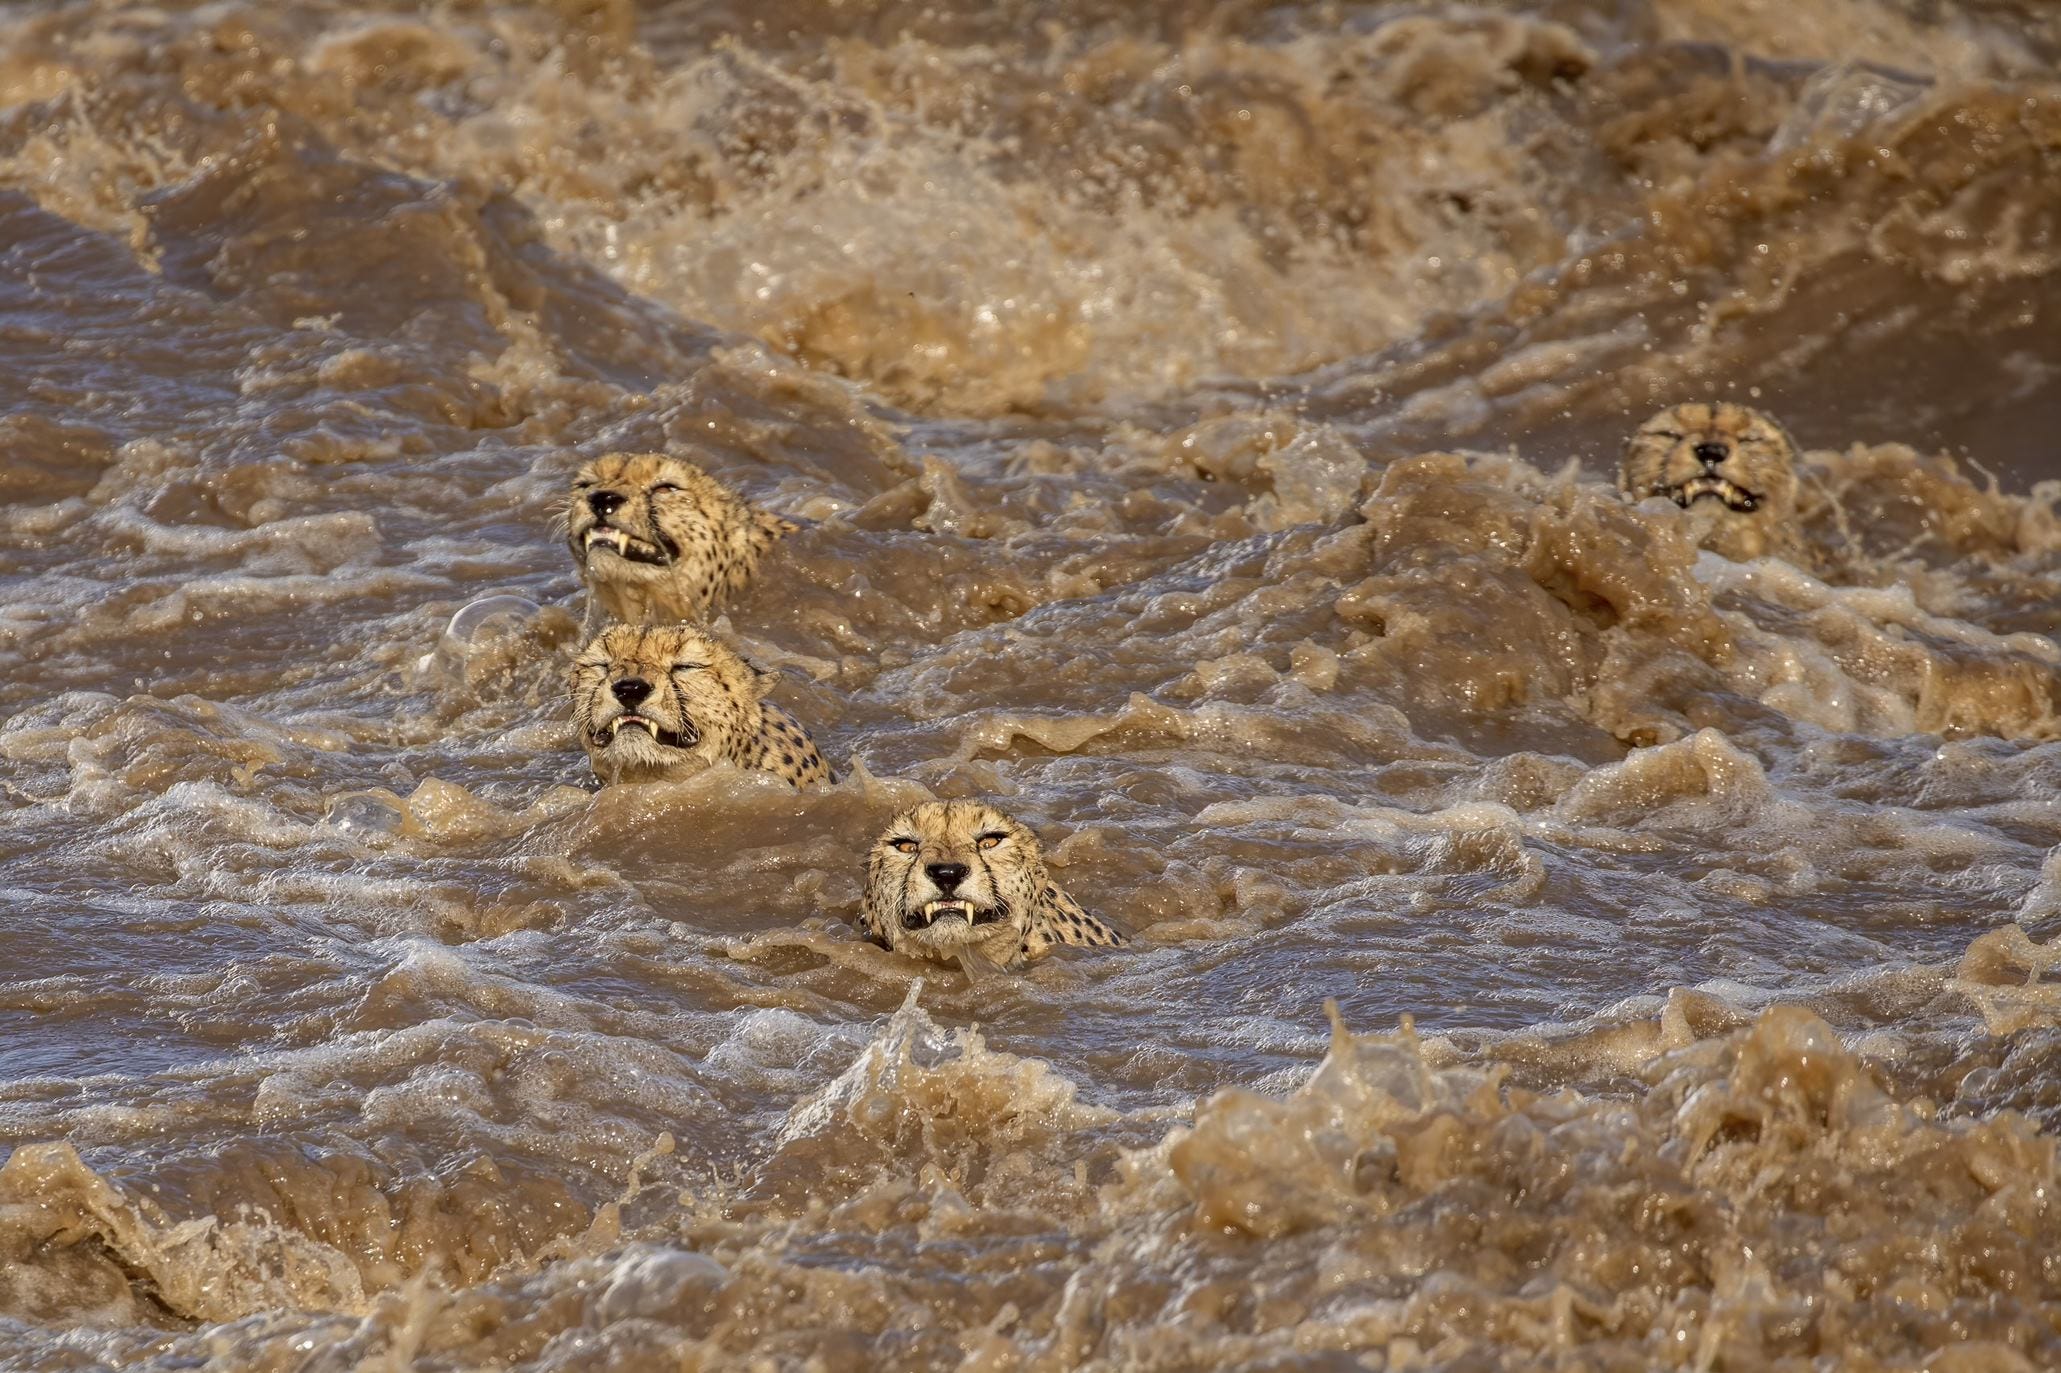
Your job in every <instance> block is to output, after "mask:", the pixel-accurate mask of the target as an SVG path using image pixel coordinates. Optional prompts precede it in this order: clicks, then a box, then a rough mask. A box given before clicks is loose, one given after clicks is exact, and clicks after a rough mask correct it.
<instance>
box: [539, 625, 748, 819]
mask: <svg viewBox="0 0 2061 1373" xmlns="http://www.w3.org/2000/svg"><path fill="white" fill-rule="evenodd" d="M767 684H768V683H767V679H766V678H765V676H764V675H763V674H761V673H760V672H759V671H758V669H756V668H754V667H753V666H752V665H751V664H749V663H747V662H745V661H744V659H742V658H740V657H738V656H737V654H736V653H735V652H733V651H732V650H731V649H729V648H728V647H726V646H724V645H723V644H721V643H719V642H717V641H716V640H715V639H713V638H711V637H709V636H708V635H707V634H705V633H703V632H702V631H700V630H698V629H695V628H693V627H691V626H688V625H663V626H655V627H639V626H633V625H617V626H615V627H614V628H613V629H609V630H607V631H605V632H604V633H602V634H601V635H600V636H599V637H598V638H596V639H595V640H594V641H593V642H592V643H590V644H588V645H587V647H586V648H585V649H584V650H582V651H581V653H580V656H579V658H578V659H577V660H576V661H575V662H574V664H573V669H572V697H573V724H574V726H575V727H576V728H577V729H578V730H579V735H580V743H581V745H582V746H584V747H585V749H586V750H587V760H588V761H589V762H590V763H591V764H593V767H594V775H595V776H596V777H598V778H600V779H601V780H602V781H604V782H613V781H651V780H656V779H661V778H681V777H690V776H692V775H694V774H695V773H697V772H700V771H702V770H703V769H705V768H708V767H710V766H712V765H714V764H716V763H719V762H721V761H723V760H724V759H726V758H737V757H739V756H741V755H742V754H743V753H744V750H745V746H746V744H747V742H748V741H750V740H751V739H753V738H755V737H756V735H757V733H758V727H759V721H760V717H761V711H760V707H759V698H760V697H761V696H763V695H764V694H765V691H766V686H767Z"/></svg>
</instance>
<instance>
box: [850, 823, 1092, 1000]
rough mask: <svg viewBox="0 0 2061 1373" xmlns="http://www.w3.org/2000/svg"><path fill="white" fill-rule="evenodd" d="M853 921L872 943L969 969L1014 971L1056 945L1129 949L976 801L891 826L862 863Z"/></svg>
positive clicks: (1016, 828)
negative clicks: (861, 891) (861, 892)
mask: <svg viewBox="0 0 2061 1373" xmlns="http://www.w3.org/2000/svg"><path fill="white" fill-rule="evenodd" d="M860 918H861V920H862V921H863V922H864V924H865V927H866V933H867V934H868V935H869V936H870V937H871V938H872V939H873V941H874V942H875V943H878V944H881V945H883V946H885V947H887V948H890V949H893V950H895V951H897V952H899V953H905V954H912V955H915V956H916V957H919V958H931V959H936V960H938V961H940V962H952V961H954V960H957V961H959V962H960V963H962V964H963V965H965V966H966V968H967V971H968V972H973V971H976V970H986V969H989V968H1002V969H1008V968H1015V967H1018V966H1021V965H1022V964H1023V963H1025V962H1027V961H1029V960H1031V959H1034V958H1041V957H1043V956H1044V955H1045V954H1046V953H1048V952H1049V951H1050V950H1051V948H1052V946H1053V945H1055V944H1084V945H1091V946H1096V947H1102V948H1109V947H1114V946H1116V945H1120V944H1124V943H1127V942H1129V941H1127V940H1126V939H1125V938H1124V936H1123V935H1122V934H1120V933H1119V932H1118V931H1117V930H1116V929H1114V928H1113V927H1111V926H1110V925H1108V924H1106V923H1105V922H1103V921H1101V920H1098V919H1096V918H1095V917H1094V916H1092V915H1089V914H1088V913H1087V912H1086V911H1084V910H1082V909H1081V908H1080V906H1079V905H1077V904H1076V903H1075V902H1074V899H1073V898H1072V897H1070V896H1068V895H1067V894H1066V893H1065V892H1064V891H1062V890H1060V888H1059V884H1058V883H1056V882H1054V881H1053V880H1052V877H1051V874H1049V873H1048V872H1046V870H1045V856H1044V853H1043V851H1042V850H1041V849H1040V848H1039V847H1038V837H1037V836H1036V835H1035V834H1033V833H1031V831H1030V830H1029V829H1028V828H1027V827H1026V826H1024V825H1022V824H1020V823H1018V822H1017V821H1015V820H1012V819H1011V818H1010V817H1008V816H1007V815H1004V814H1003V813H1002V812H1001V811H998V810H996V809H995V808H994V807H993V806H989V805H984V804H982V803H981V802H978V801H931V802H927V803H925V804H923V805H920V806H916V807H914V808H912V809H910V810H905V811H903V812H902V813H901V814H899V815H897V816H895V818H894V819H892V820H890V821H889V822H888V825H887V829H886V830H885V831H884V832H883V833H882V834H881V836H880V839H879V841H878V842H877V843H875V844H874V845H873V850H872V852H871V853H869V854H868V855H867V857H866V896H865V900H864V904H863V905H862V907H861V911H860Z"/></svg>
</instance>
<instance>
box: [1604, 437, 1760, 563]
mask: <svg viewBox="0 0 2061 1373" xmlns="http://www.w3.org/2000/svg"><path fill="white" fill-rule="evenodd" d="M1618 486H1619V487H1620V488H1621V489H1622V490H1623V491H1624V492H1625V494H1627V495H1629V496H1630V497H1631V498H1632V499H1634V500H1644V499H1645V498H1646V497H1648V496H1662V497H1665V498H1666V499H1668V500H1671V501H1673V502H1674V503H1675V504H1676V505H1679V506H1681V507H1682V508H1683V509H1684V510H1688V511H1691V512H1693V513H1694V514H1696V515H1697V517H1698V524H1699V537H1700V538H1701V541H1703V542H1705V543H1708V544H1710V545H1711V546H1712V547H1714V548H1717V549H1718V551H1719V552H1728V551H1732V550H1733V549H1738V550H1740V551H1742V552H1743V553H1745V554H1755V553H1758V552H1760V551H1762V549H1763V548H1764V546H1765V544H1766V542H1767V535H1768V533H1769V532H1770V531H1774V530H1776V529H1777V528H1778V527H1779V526H1781V525H1783V524H1784V523H1786V522H1787V521H1788V519H1789V517H1790V516H1791V515H1792V514H1793V513H1794V511H1795V509H1796V444H1795V442H1794V441H1793V440H1792V439H1791V438H1790V437H1789V435H1788V433H1787V431H1785V430H1784V429H1783V428H1782V426H1781V425H1779V424H1777V423H1775V421H1774V420H1772V419H1770V418H1768V417H1767V416H1766V415H1763V414H1762V413H1761V412H1760V411H1758V410H1751V409H1748V408H1747V407H1746V406H1743V405H1733V404H1731V403H1729V402H1720V403H1718V404H1716V405H1705V404H1702V403H1691V404H1688V405H1677V406H1675V407H1674V408H1673V409H1671V410H1663V411H1661V412H1660V413H1659V414H1657V415H1655V416H1654V417H1653V418H1652V419H1650V420H1647V421H1646V422H1645V423H1644V424H1642V425H1640V426H1639V429H1638V432H1637V433H1635V434H1633V435H1632V439H1631V442H1630V443H1629V444H1628V445H1626V447H1625V454H1624V462H1623V464H1622V466H1620V468H1619V469H1618ZM1749 532H1752V533H1754V534H1757V535H1758V537H1746V536H1747V535H1748V534H1749Z"/></svg>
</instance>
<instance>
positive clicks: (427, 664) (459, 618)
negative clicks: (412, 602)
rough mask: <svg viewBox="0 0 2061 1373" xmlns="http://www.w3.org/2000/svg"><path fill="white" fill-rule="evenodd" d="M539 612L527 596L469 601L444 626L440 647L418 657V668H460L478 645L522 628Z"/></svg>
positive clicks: (502, 595) (421, 670) (416, 668)
mask: <svg viewBox="0 0 2061 1373" xmlns="http://www.w3.org/2000/svg"><path fill="white" fill-rule="evenodd" d="M539 613H541V607H539V606H538V605H537V603H536V602H535V601H532V600H530V599H528V598H527V597H524V596H512V595H507V594H501V595H494V596H482V597H480V598H479V599H478V600H476V601H467V602H466V603H465V604H464V605H462V606H460V607H459V608H458V611H457V613H456V614H454V615H453V616H451V620H450V623H448V624H446V625H445V626H444V633H443V636H442V637H441V638H440V639H438V640H437V646H436V647H435V648H433V649H431V650H430V651H429V652H427V653H425V654H423V655H422V657H421V658H419V659H417V660H416V663H415V670H416V671H417V672H429V671H432V670H433V669H435V668H436V667H437V666H438V665H439V664H442V665H446V666H451V667H457V666H459V665H461V664H463V663H464V662H465V660H466V658H467V657H468V656H470V654H471V652H472V649H473V647H474V646H475V645H476V644H478V643H480V642H482V641H484V640H487V639H493V638H497V637H499V636H500V635H503V634H507V633H511V632H513V631H515V630H517V629H520V628H521V627H522V626H523V625H524V624H525V623H527V622H528V621H529V620H530V619H531V618H532V617H534V616H536V615H538V614H539Z"/></svg>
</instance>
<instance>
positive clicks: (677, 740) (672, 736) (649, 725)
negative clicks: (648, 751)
mask: <svg viewBox="0 0 2061 1373" xmlns="http://www.w3.org/2000/svg"><path fill="white" fill-rule="evenodd" d="M625 725H635V726H636V727H637V728H639V729H641V730H643V731H644V732H645V733H646V734H648V735H650V736H651V737H652V738H653V739H655V740H657V741H658V742H659V743H661V744H663V745H665V746H666V747H667V748H677V749H689V748H693V747H694V746H695V745H696V744H697V743H699V742H701V733H700V731H699V730H697V729H695V728H694V726H692V725H687V726H685V727H684V728H681V729H676V730H675V729H667V728H666V727H665V726H664V725H661V724H660V723H658V721H656V720H647V719H646V718H645V717H643V716H642V715H632V714H629V713H627V712H625V713H624V714H621V715H618V716H616V717H615V718H614V719H613V720H609V721H607V722H606V723H604V724H603V725H601V726H600V727H599V728H597V729H596V730H595V731H594V739H595V742H596V743H601V744H612V743H614V742H615V736H616V735H618V734H620V733H622V732H623V726H625Z"/></svg>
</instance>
